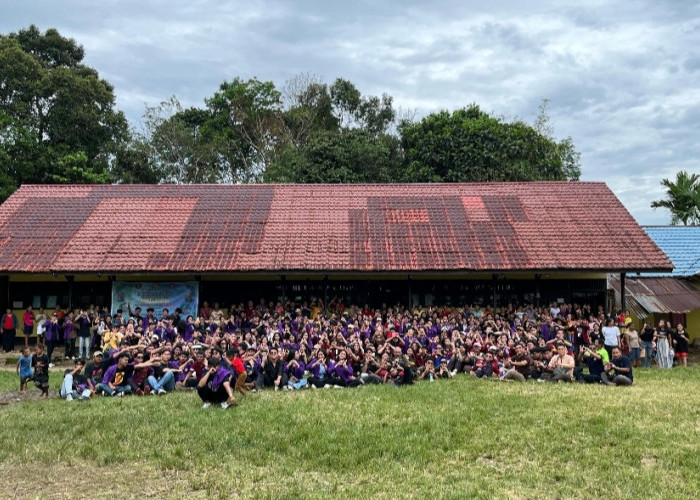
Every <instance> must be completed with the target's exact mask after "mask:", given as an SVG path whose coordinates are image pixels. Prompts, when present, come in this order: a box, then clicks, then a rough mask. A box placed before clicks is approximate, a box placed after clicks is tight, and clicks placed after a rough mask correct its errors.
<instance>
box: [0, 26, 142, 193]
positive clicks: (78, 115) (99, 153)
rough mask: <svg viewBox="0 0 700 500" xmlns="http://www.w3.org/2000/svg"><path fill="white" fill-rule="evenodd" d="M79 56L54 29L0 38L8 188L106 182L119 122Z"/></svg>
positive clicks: (110, 92) (103, 85) (0, 137)
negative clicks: (50, 183)
mask: <svg viewBox="0 0 700 500" xmlns="http://www.w3.org/2000/svg"><path fill="white" fill-rule="evenodd" d="M83 57H84V50H83V48H82V47H81V46H80V45H78V44H77V43H76V42H75V41H74V40H72V39H67V38H64V37H62V36H61V35H60V33H59V32H58V31H56V30H55V29H49V30H47V31H46V32H45V33H43V34H42V33H41V32H40V31H39V29H38V28H37V27H36V26H33V25H32V26H30V27H29V28H27V29H24V30H20V31H19V32H17V33H11V34H10V35H7V36H5V35H0V116H1V118H0V130H1V132H0V141H1V144H2V147H3V149H4V150H5V154H4V155H3V156H2V157H0V160H1V161H2V164H0V170H2V172H3V175H4V176H6V177H7V179H8V183H9V184H11V186H12V190H13V189H14V188H16V187H17V186H19V184H21V183H27V182H32V183H42V182H56V181H59V180H60V181H70V182H106V181H108V180H109V175H108V166H109V163H110V161H111V160H112V159H113V157H114V154H115V152H116V150H117V147H118V145H119V144H120V143H122V142H123V141H124V139H125V138H126V136H127V132H128V130H127V122H126V119H125V117H124V115H123V114H122V113H121V112H118V111H117V110H116V109H115V98H114V89H113V87H112V86H111V85H110V84H109V83H108V82H106V81H105V80H102V79H100V77H99V75H98V73H97V71H95V70H94V69H92V68H90V67H88V66H85V65H84V64H83V63H82V61H83ZM5 194H6V193H2V195H3V196H4V195H5Z"/></svg>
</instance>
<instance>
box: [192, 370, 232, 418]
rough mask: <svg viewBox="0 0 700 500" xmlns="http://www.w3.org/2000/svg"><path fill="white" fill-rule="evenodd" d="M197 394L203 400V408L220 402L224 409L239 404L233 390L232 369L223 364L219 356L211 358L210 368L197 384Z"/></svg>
mask: <svg viewBox="0 0 700 500" xmlns="http://www.w3.org/2000/svg"><path fill="white" fill-rule="evenodd" d="M197 394H198V395H199V397H200V398H201V400H202V408H203V409H206V408H209V407H210V406H211V405H212V403H219V404H220V405H221V408H223V409H224V410H225V409H226V408H228V407H229V406H235V405H236V404H237V402H236V398H235V397H234V396H233V391H232V390H231V371H230V370H229V369H228V368H226V367H225V366H222V365H221V364H220V362H219V359H218V358H210V359H209V368H208V369H207V370H206V371H205V372H204V375H203V376H202V378H201V379H200V380H199V383H198V384H197Z"/></svg>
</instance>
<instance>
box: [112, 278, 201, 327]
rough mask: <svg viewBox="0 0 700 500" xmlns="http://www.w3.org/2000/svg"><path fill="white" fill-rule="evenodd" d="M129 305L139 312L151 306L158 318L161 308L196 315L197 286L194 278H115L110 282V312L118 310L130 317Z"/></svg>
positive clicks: (113, 312) (143, 314) (125, 316)
mask: <svg viewBox="0 0 700 500" xmlns="http://www.w3.org/2000/svg"><path fill="white" fill-rule="evenodd" d="M129 304H131V310H132V311H133V310H134V309H136V308H137V307H140V308H141V315H142V316H145V315H146V309H148V308H149V307H152V308H153V310H154V313H155V316H156V318H158V319H160V317H161V316H162V315H163V309H168V311H170V314H172V313H173V312H174V311H175V309H177V308H180V309H182V316H183V317H185V318H186V317H187V316H188V315H190V314H191V315H192V316H195V317H196V316H197V304H199V287H198V286H197V282H196V281H175V282H162V281H114V282H113V283H112V315H114V314H116V313H117V309H121V310H122V312H123V315H124V318H128V317H129Z"/></svg>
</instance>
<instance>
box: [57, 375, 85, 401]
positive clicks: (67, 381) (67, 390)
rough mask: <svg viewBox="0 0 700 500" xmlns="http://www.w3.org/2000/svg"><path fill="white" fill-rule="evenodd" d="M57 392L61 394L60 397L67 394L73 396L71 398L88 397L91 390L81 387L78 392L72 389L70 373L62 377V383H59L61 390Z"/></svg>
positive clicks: (64, 396)
mask: <svg viewBox="0 0 700 500" xmlns="http://www.w3.org/2000/svg"><path fill="white" fill-rule="evenodd" d="M59 394H60V395H61V397H62V398H64V399H65V398H66V396H68V394H70V395H71V396H73V399H86V398H89V397H90V394H91V391H90V389H87V388H85V389H83V392H81V393H79V392H78V391H76V390H74V389H73V375H71V374H70V373H69V374H68V375H66V376H65V378H64V379H63V383H62V384H61V390H60V391H59Z"/></svg>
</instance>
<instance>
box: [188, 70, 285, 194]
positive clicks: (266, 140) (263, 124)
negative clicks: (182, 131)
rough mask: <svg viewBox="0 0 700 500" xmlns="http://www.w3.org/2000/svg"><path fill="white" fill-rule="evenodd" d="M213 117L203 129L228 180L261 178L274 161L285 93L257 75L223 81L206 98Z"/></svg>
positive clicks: (220, 168)
mask: <svg viewBox="0 0 700 500" xmlns="http://www.w3.org/2000/svg"><path fill="white" fill-rule="evenodd" d="M205 102H206V105H207V109H208V111H209V113H210V115H211V116H210V118H209V119H208V120H207V121H206V123H205V124H204V125H203V130H202V132H203V133H204V134H205V135H206V136H207V138H208V139H209V140H210V141H211V143H212V144H213V146H214V148H215V149H216V151H217V153H218V154H219V157H218V162H219V170H220V171H221V173H222V176H223V177H222V178H223V179H224V180H227V181H229V182H255V181H259V180H261V179H262V176H263V174H264V172H265V170H266V169H267V167H268V166H269V165H270V163H272V161H273V160H274V157H275V154H276V152H277V144H278V142H279V137H280V135H281V133H282V126H283V122H282V117H281V111H282V96H281V93H280V92H279V91H278V90H277V89H276V88H275V84H274V83H273V82H270V81H268V82H263V81H260V80H258V79H257V78H252V79H250V80H247V81H243V80H241V79H240V78H235V79H234V80H233V81H231V82H224V83H222V84H221V85H220V87H219V90H218V91H217V92H215V93H214V95H213V96H212V97H211V98H210V99H206V100H205Z"/></svg>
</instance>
